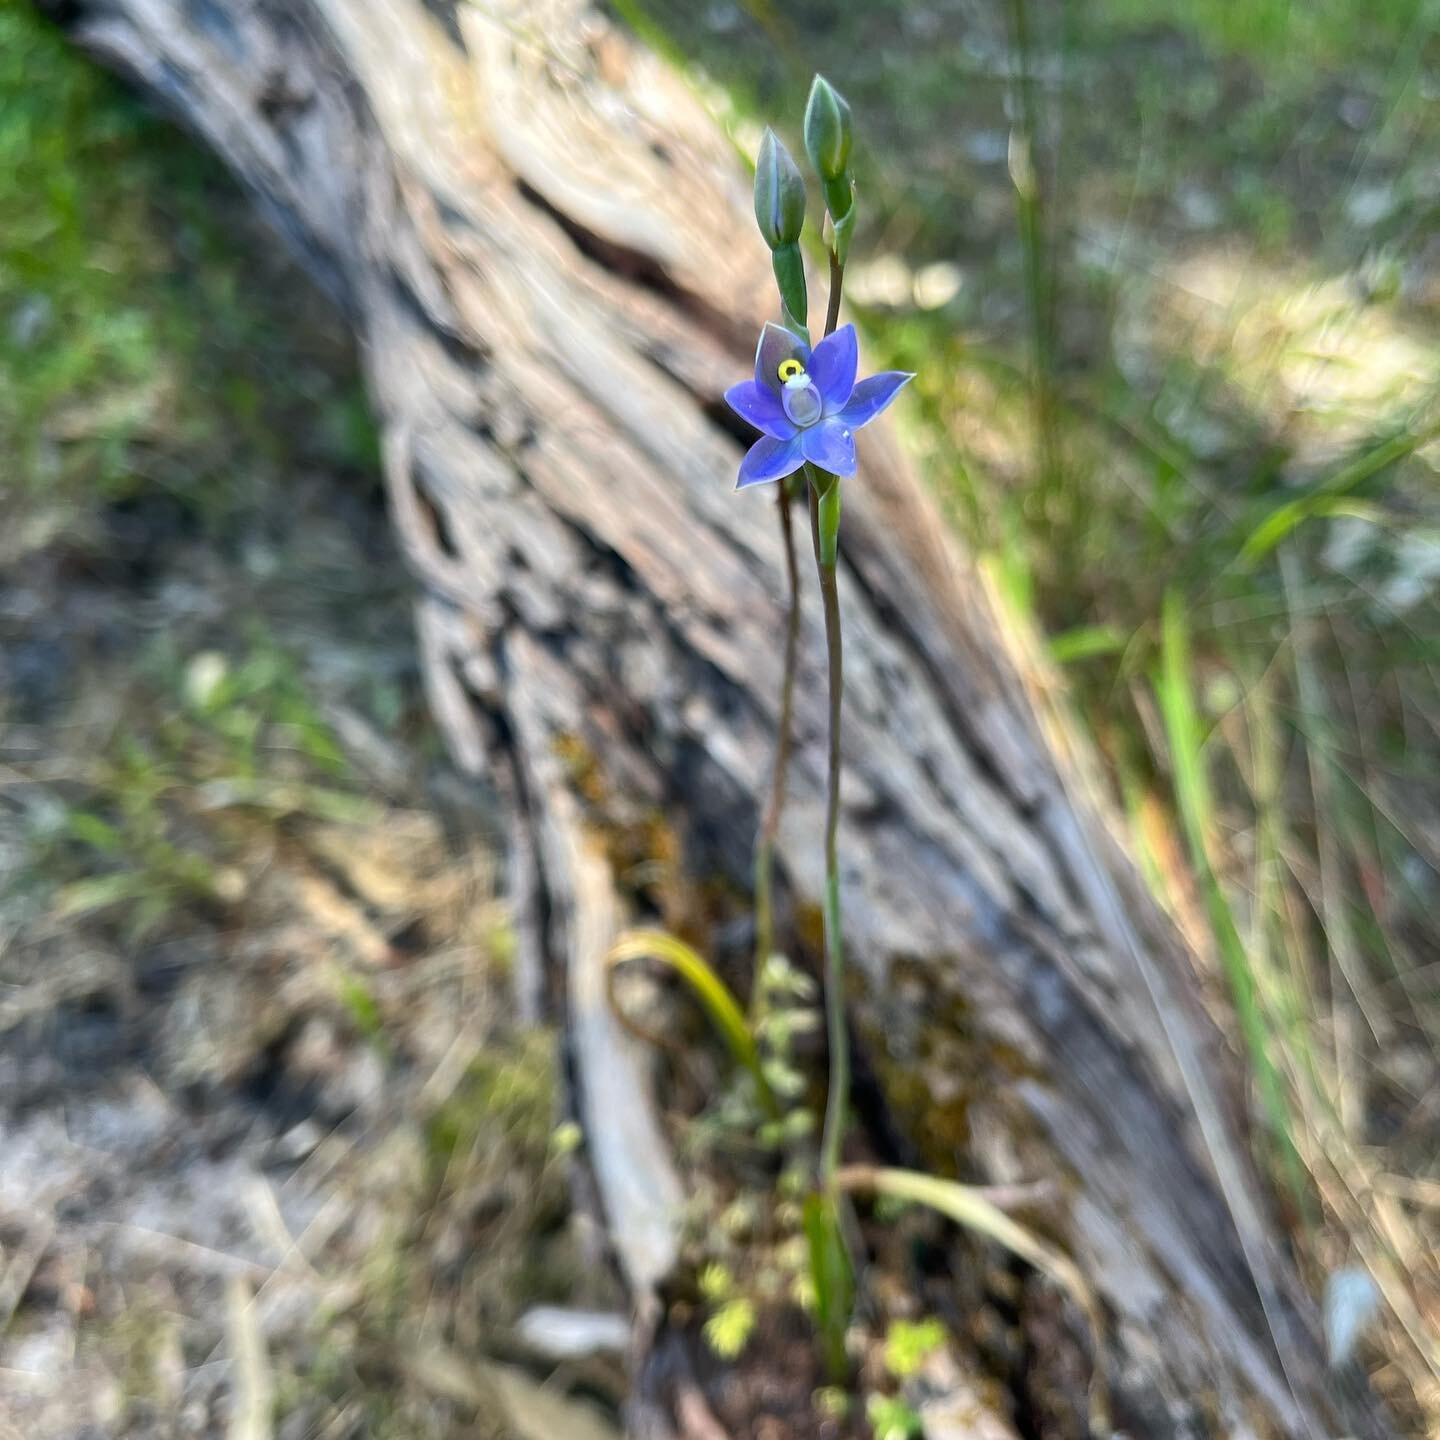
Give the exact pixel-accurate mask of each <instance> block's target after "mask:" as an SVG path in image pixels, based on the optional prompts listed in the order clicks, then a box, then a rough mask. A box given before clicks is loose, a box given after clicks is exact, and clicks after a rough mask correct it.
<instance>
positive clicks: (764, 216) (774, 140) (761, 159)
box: [755, 127, 805, 251]
mask: <svg viewBox="0 0 1440 1440" xmlns="http://www.w3.org/2000/svg"><path fill="white" fill-rule="evenodd" d="M755 223H756V224H757V225H758V226H759V227H760V233H761V234H762V235H763V236H764V237H765V243H766V244H767V245H768V246H769V247H770V248H771V249H772V250H776V251H778V250H779V248H780V247H781V246H782V245H793V244H794V243H795V242H796V241H797V240H798V239H799V238H800V231H801V230H802V229H803V228H804V226H805V182H804V180H802V179H801V178H800V170H799V167H798V166H797V165H796V164H795V162H794V161H793V160H792V159H791V158H790V152H789V151H788V150H787V149H786V148H785V147H784V145H782V144H781V143H780V140H779V138H778V137H777V136H776V134H775V132H774V131H773V130H771V129H769V128H768V127H767V129H766V131H765V135H764V137H763V138H762V139H761V141H760V153H759V155H757V156H756V158H755Z"/></svg>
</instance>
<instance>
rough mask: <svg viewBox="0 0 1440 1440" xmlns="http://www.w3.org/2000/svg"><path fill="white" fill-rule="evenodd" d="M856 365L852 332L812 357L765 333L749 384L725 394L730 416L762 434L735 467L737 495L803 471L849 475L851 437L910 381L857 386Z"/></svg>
mask: <svg viewBox="0 0 1440 1440" xmlns="http://www.w3.org/2000/svg"><path fill="white" fill-rule="evenodd" d="M858 358H859V357H858V349H857V345H856V340H855V327H854V326H853V325H843V326H841V328H840V329H839V330H837V331H835V333H834V334H833V335H827V336H826V337H825V338H824V339H823V340H821V341H820V342H819V344H817V345H816V346H815V347H814V349H813V350H812V349H811V348H810V346H809V345H807V344H806V343H805V341H804V340H802V339H801V338H800V337H799V336H798V335H796V334H795V333H794V332H793V331H790V330H787V329H785V327H784V326H783V325H767V326H766V327H765V329H764V330H763V331H762V332H761V335H760V343H759V345H758V346H757V347H756V350H755V378H754V379H753V380H745V381H742V382H741V383H740V384H739V385H733V386H731V388H730V389H729V390H727V391H726V392H725V400H726V403H727V404H728V405H729V406H730V408H731V409H732V410H733V411H734V412H735V413H736V414H737V415H739V416H740V417H741V419H743V420H746V421H748V422H749V423H750V424H751V425H753V426H754V427H755V428H756V429H757V430H759V431H760V432H761V438H760V439H759V440H757V441H756V442H755V443H754V445H752V446H751V447H750V450H749V452H748V453H747V454H746V456H745V458H744V459H743V460H742V461H741V462H740V474H739V477H738V479H737V481H736V488H737V489H740V490H743V489H745V488H747V487H748V486H751V485H763V484H766V483H768V482H769V481H772V480H782V479H784V478H785V476H787V475H791V474H793V473H794V472H795V471H796V470H798V469H800V467H801V466H802V465H804V464H806V463H809V464H811V465H814V466H816V467H817V468H818V469H820V470H824V471H826V472H828V473H829V474H831V475H839V476H845V475H853V474H854V473H855V469H856V463H857V462H856V457H855V432H856V431H857V430H859V429H860V428H861V427H862V426H864V425H868V424H869V423H870V422H871V421H872V420H873V419H874V418H875V417H876V416H877V415H879V414H880V413H881V412H882V411H883V410H884V409H885V408H886V407H887V406H888V405H889V404H890V402H891V401H892V400H894V398H895V397H896V396H897V395H898V394H899V393H900V391H901V390H902V389H903V388H904V386H905V385H906V384H907V383H908V382H909V381H910V380H912V379H913V378H914V377H913V375H911V374H909V373H907V372H906V371H903V370H889V371H885V372H884V373H883V374H880V375H871V376H869V377H868V378H867V379H865V380H862V381H860V382H859V384H856V381H855V371H856V368H857V364H858Z"/></svg>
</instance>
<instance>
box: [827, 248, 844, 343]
mask: <svg viewBox="0 0 1440 1440" xmlns="http://www.w3.org/2000/svg"><path fill="white" fill-rule="evenodd" d="M844 288H845V267H844V265H842V264H841V263H840V257H839V256H838V255H837V254H836V253H835V251H834V249H833V248H832V249H831V251H830V303H829V304H828V305H827V306H826V307H825V333H826V334H827V335H833V334H834V333H835V327H836V326H837V325H838V324H839V323H840V292H841V291H842V290H843V289H844Z"/></svg>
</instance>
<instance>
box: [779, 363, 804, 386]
mask: <svg viewBox="0 0 1440 1440" xmlns="http://www.w3.org/2000/svg"><path fill="white" fill-rule="evenodd" d="M775 373H776V374H777V375H779V377H780V381H781V383H782V384H783V383H784V382H785V381H786V380H793V379H794V378H795V377H796V376H797V375H803V374H804V373H805V367H804V366H803V365H802V364H801V363H800V362H799V361H798V360H796V359H795V358H794V357H793V356H792V357H791V358H790V359H789V360H782V361H781V362H780V368H779V370H777V371H776V372H775Z"/></svg>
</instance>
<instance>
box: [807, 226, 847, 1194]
mask: <svg viewBox="0 0 1440 1440" xmlns="http://www.w3.org/2000/svg"><path fill="white" fill-rule="evenodd" d="M844 285H845V266H844V264H843V263H842V261H841V260H840V257H839V256H838V255H837V254H836V253H835V249H834V247H833V246H832V247H831V250H830V301H829V304H828V305H827V307H826V311H825V333H826V334H827V335H833V334H834V333H835V327H836V326H837V325H838V324H839V323H840V295H841V291H842V290H843V289H844ZM805 469H806V475H807V477H808V479H809V481H810V485H809V490H810V538H811V541H812V543H813V544H814V547H815V569H816V572H817V574H818V575H819V577H820V601H821V606H822V608H823V611H824V616H825V652H826V657H827V661H828V670H829V690H830V742H829V761H828V765H827V770H826V774H827V780H826V795H825V1033H826V1039H827V1040H828V1042H829V1048H830V1085H829V1089H828V1091H827V1093H826V1097H825V1125H824V1129H823V1130H822V1131H821V1136H820V1179H821V1183H822V1184H823V1185H824V1186H825V1188H826V1189H827V1190H831V1189H833V1186H834V1181H835V1172H836V1171H837V1170H838V1169H839V1168H840V1151H841V1147H842V1145H843V1142H844V1139H845V1114H846V1111H847V1110H848V1109H849V1103H850V1037H849V1035H848V1033H847V1032H846V1028H845V956H844V948H843V945H842V941H841V930H840V862H839V835H840V721H841V712H842V708H843V702H844V694H845V665H844V647H843V644H842V642H841V637H840V591H839V586H838V583H837V580H836V567H837V563H838V559H839V556H838V553H837V547H838V542H839V533H840V481H839V480H838V479H837V478H836V477H835V476H833V475H825V474H824V473H823V472H821V471H818V470H816V469H814V468H813V467H812V466H809V465H807V466H806V467H805Z"/></svg>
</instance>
